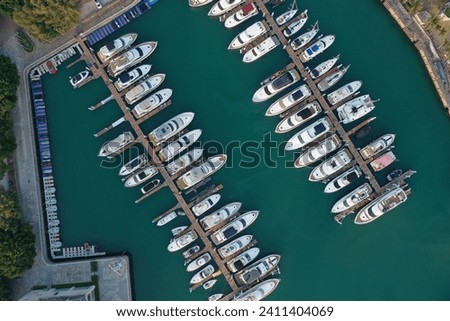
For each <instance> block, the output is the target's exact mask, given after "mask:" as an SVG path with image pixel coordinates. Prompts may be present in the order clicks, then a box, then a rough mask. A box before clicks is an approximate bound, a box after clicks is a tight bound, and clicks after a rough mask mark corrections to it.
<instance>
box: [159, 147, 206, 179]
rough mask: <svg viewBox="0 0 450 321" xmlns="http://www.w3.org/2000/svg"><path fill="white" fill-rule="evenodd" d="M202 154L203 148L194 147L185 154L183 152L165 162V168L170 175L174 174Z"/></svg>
mask: <svg viewBox="0 0 450 321" xmlns="http://www.w3.org/2000/svg"><path fill="white" fill-rule="evenodd" d="M202 155H203V149H201V148H194V149H193V150H190V151H188V152H187V153H186V154H183V155H182V156H180V157H178V158H177V159H175V160H174V161H172V162H170V163H169V164H167V166H166V169H167V171H168V172H169V174H170V175H175V174H176V173H178V172H179V171H181V170H182V169H184V168H186V167H188V166H189V165H191V164H192V163H194V162H196V161H197V160H199V159H200V157H202Z"/></svg>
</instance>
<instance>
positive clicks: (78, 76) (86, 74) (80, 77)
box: [69, 68, 91, 88]
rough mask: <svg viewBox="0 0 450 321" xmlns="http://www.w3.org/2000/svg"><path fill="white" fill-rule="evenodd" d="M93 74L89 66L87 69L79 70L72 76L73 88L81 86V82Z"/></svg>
mask: <svg viewBox="0 0 450 321" xmlns="http://www.w3.org/2000/svg"><path fill="white" fill-rule="evenodd" d="M90 74H91V71H90V70H89V68H86V69H85V70H83V71H81V72H79V73H78V74H76V75H75V76H73V77H70V80H69V81H70V84H71V85H72V87H73V88H78V87H80V86H81V84H82V83H83V82H84V81H85V80H86V79H87V78H88V77H89V75H90Z"/></svg>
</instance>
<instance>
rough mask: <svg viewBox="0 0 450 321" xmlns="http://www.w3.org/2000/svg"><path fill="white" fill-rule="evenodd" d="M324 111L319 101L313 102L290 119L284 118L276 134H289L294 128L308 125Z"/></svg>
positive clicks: (276, 129)
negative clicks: (308, 122) (309, 121)
mask: <svg viewBox="0 0 450 321" xmlns="http://www.w3.org/2000/svg"><path fill="white" fill-rule="evenodd" d="M321 111H322V107H320V105H319V103H318V102H317V101H313V102H312V103H309V104H307V105H306V106H304V107H302V108H301V109H300V110H299V111H297V112H295V113H294V114H292V115H291V116H289V117H286V118H284V119H283V120H282V121H280V122H279V123H278V125H277V127H276V128H275V133H279V134H282V133H287V132H289V131H291V130H293V129H294V128H297V127H298V126H300V125H302V124H304V123H306V122H307V121H308V120H310V119H313V118H314V117H316V116H317V115H318V114H320V112H321Z"/></svg>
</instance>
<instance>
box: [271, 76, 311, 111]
mask: <svg viewBox="0 0 450 321" xmlns="http://www.w3.org/2000/svg"><path fill="white" fill-rule="evenodd" d="M310 96H311V90H310V89H309V87H308V86H307V85H306V84H303V85H301V86H300V87H297V88H295V89H294V90H292V91H291V92H289V93H288V94H286V95H285V96H283V97H281V98H280V99H278V100H277V101H276V102H274V103H273V104H272V105H270V107H269V108H268V109H267V111H266V116H275V115H279V114H281V113H283V112H285V111H286V110H288V109H289V108H291V107H293V106H294V105H296V104H298V103H300V102H302V101H304V100H306V99H307V98H309V97H310Z"/></svg>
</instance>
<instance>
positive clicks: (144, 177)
mask: <svg viewBox="0 0 450 321" xmlns="http://www.w3.org/2000/svg"><path fill="white" fill-rule="evenodd" d="M156 174H158V169H157V168H156V167H155V166H148V167H146V168H143V169H141V170H140V171H138V172H136V174H134V175H132V176H130V177H128V178H127V179H126V180H125V184H124V185H125V187H135V186H138V185H139V184H142V183H144V182H146V181H148V180H149V179H150V178H152V177H153V176H155V175H156Z"/></svg>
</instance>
